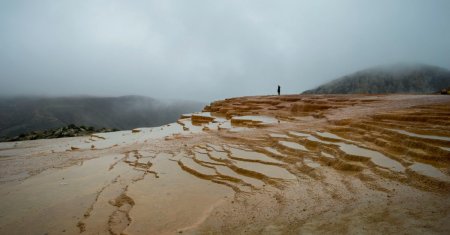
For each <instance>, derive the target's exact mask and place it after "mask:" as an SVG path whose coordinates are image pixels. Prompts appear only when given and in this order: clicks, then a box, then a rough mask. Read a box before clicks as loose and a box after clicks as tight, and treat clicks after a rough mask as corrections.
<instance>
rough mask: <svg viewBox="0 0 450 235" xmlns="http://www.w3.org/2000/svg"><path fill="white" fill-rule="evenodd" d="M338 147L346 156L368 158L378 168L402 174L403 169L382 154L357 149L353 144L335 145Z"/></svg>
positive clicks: (400, 165)
mask: <svg viewBox="0 0 450 235" xmlns="http://www.w3.org/2000/svg"><path fill="white" fill-rule="evenodd" d="M336 144H337V145H339V148H340V149H341V150H342V151H344V152H345V153H346V154H350V155H356V156H363V157H367V158H370V160H371V161H372V162H373V163H374V164H375V165H378V166H381V167H383V168H387V169H390V170H393V171H397V172H403V171H404V170H405V167H404V166H403V165H402V164H400V163H399V162H397V161H395V160H393V159H391V158H389V157H387V156H385V155H384V154H382V153H380V152H377V151H374V150H370V149H365V148H361V147H358V146H356V145H353V144H346V143H336Z"/></svg>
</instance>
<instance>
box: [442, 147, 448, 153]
mask: <svg viewBox="0 0 450 235" xmlns="http://www.w3.org/2000/svg"><path fill="white" fill-rule="evenodd" d="M441 149H443V150H445V151H449V152H450V148H447V147H441Z"/></svg>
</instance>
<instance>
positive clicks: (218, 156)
mask: <svg viewBox="0 0 450 235" xmlns="http://www.w3.org/2000/svg"><path fill="white" fill-rule="evenodd" d="M208 154H209V156H210V157H211V158H212V159H213V160H219V161H220V160H230V158H229V157H228V153H227V152H221V151H211V152H209V153H208Z"/></svg>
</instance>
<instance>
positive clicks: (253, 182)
mask: <svg viewBox="0 0 450 235" xmlns="http://www.w3.org/2000/svg"><path fill="white" fill-rule="evenodd" d="M215 168H216V170H217V172H218V173H219V174H221V175H226V176H230V177H233V178H236V179H241V180H242V181H244V182H245V183H247V184H250V185H253V186H254V187H256V188H261V187H262V186H263V185H264V182H263V181H261V180H258V179H255V178H252V177H248V176H245V175H241V174H238V173H236V172H234V171H233V170H231V169H230V168H228V167H226V166H215Z"/></svg>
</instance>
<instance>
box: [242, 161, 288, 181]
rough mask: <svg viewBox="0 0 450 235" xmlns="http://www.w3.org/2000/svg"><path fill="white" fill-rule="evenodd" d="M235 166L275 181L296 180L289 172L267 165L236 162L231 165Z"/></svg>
mask: <svg viewBox="0 0 450 235" xmlns="http://www.w3.org/2000/svg"><path fill="white" fill-rule="evenodd" d="M233 164H234V165H235V166H237V167H239V168H242V169H245V170H248V171H253V172H258V173H261V174H263V175H265V176H267V177H270V178H275V179H288V180H291V179H296V177H295V176H294V175H293V174H291V173H290V172H289V171H287V170H286V169H284V168H282V167H278V166H273V165H267V164H263V163H259V162H244V161H236V162H234V163H233Z"/></svg>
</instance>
